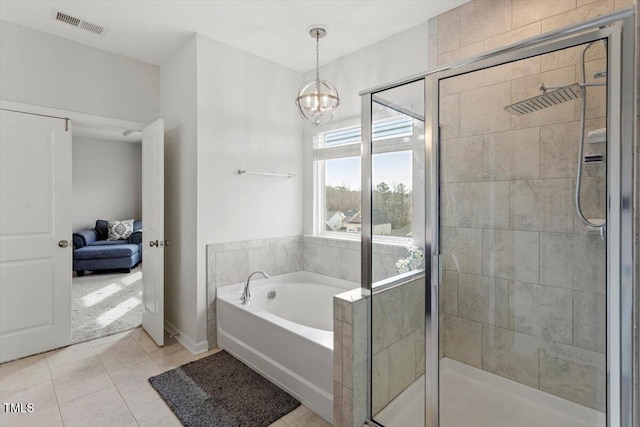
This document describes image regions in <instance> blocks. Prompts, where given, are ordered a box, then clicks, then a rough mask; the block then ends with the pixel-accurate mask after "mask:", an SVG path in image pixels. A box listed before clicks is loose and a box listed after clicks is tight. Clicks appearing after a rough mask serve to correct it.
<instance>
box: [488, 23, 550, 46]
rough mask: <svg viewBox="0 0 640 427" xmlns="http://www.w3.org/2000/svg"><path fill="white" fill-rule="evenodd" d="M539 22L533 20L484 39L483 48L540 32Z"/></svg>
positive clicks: (514, 41)
mask: <svg viewBox="0 0 640 427" xmlns="http://www.w3.org/2000/svg"><path fill="white" fill-rule="evenodd" d="M541 27H542V26H541V24H540V22H533V23H531V24H529V25H525V26H523V27H519V28H515V29H513V30H511V31H507V32H506V33H502V34H498V35H497V36H493V37H489V38H487V39H485V40H484V50H493V49H498V48H500V47H504V46H507V45H510V44H512V43H516V42H519V41H521V40H524V39H528V38H529V37H534V36H537V35H538V34H540V28H541Z"/></svg>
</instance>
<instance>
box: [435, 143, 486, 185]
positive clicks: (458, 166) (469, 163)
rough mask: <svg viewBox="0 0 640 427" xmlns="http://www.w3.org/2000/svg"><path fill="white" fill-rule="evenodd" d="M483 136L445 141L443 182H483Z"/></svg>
mask: <svg viewBox="0 0 640 427" xmlns="http://www.w3.org/2000/svg"><path fill="white" fill-rule="evenodd" d="M482 142H483V138H482V136H471V137H467V138H456V139H447V140H443V141H442V142H441V145H440V179H441V180H442V181H443V182H461V181H482Z"/></svg>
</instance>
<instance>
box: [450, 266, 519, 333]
mask: <svg viewBox="0 0 640 427" xmlns="http://www.w3.org/2000/svg"><path fill="white" fill-rule="evenodd" d="M508 307H509V287H508V282H507V281H506V280H504V279H496V278H495V277H485V276H477V275H474V274H465V273H460V274H459V275H458V316H459V317H464V318H466V319H469V320H475V321H476V322H482V323H485V324H488V325H496V326H500V327H502V328H507V327H508V326H509V320H508Z"/></svg>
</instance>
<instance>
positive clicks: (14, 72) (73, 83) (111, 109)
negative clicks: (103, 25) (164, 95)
mask: <svg viewBox="0 0 640 427" xmlns="http://www.w3.org/2000/svg"><path fill="white" fill-rule="evenodd" d="M158 82H159V68H158V66H156V65H151V64H148V63H145V62H141V61H136V60H133V59H130V58H126V57H124V56H120V55H116V54H113V53H109V52H106V51H103V50H100V49H95V48H93V47H89V46H86V45H83V44H80V43H76V42H72V41H69V40H66V39H63V38H60V37H56V36H52V35H49V34H45V33H42V32H39V31H35V30H32V29H29V28H26V27H23V26H20V25H16V24H13V23H10V22H7V21H0V98H1V99H3V100H7V101H14V102H21V103H25V104H33V105H38V106H45V107H53V108H59V109H62V110H68V111H76V112H80V113H86V114H94V115H98V116H104V117H111V118H116V119H122V120H128V121H134V122H140V123H151V122H152V121H154V120H155V119H157V118H158V106H159V96H160V92H159V84H158Z"/></svg>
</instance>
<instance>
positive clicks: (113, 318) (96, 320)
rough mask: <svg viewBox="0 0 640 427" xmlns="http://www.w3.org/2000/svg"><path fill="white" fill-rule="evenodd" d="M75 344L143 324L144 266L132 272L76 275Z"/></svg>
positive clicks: (72, 325) (73, 292)
mask: <svg viewBox="0 0 640 427" xmlns="http://www.w3.org/2000/svg"><path fill="white" fill-rule="evenodd" d="M72 286H73V291H72V313H71V330H72V336H71V342H72V343H73V344H75V343H79V342H83V341H87V340H91V339H95V338H100V337H104V336H107V335H113V334H116V333H118V332H123V331H126V330H129V329H133V328H136V327H138V326H140V324H141V323H142V308H141V305H140V304H141V299H142V266H141V265H140V264H139V265H138V266H137V267H136V268H134V269H132V270H131V273H100V272H97V273H87V274H85V275H84V276H81V277H74V278H73V285H72Z"/></svg>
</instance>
